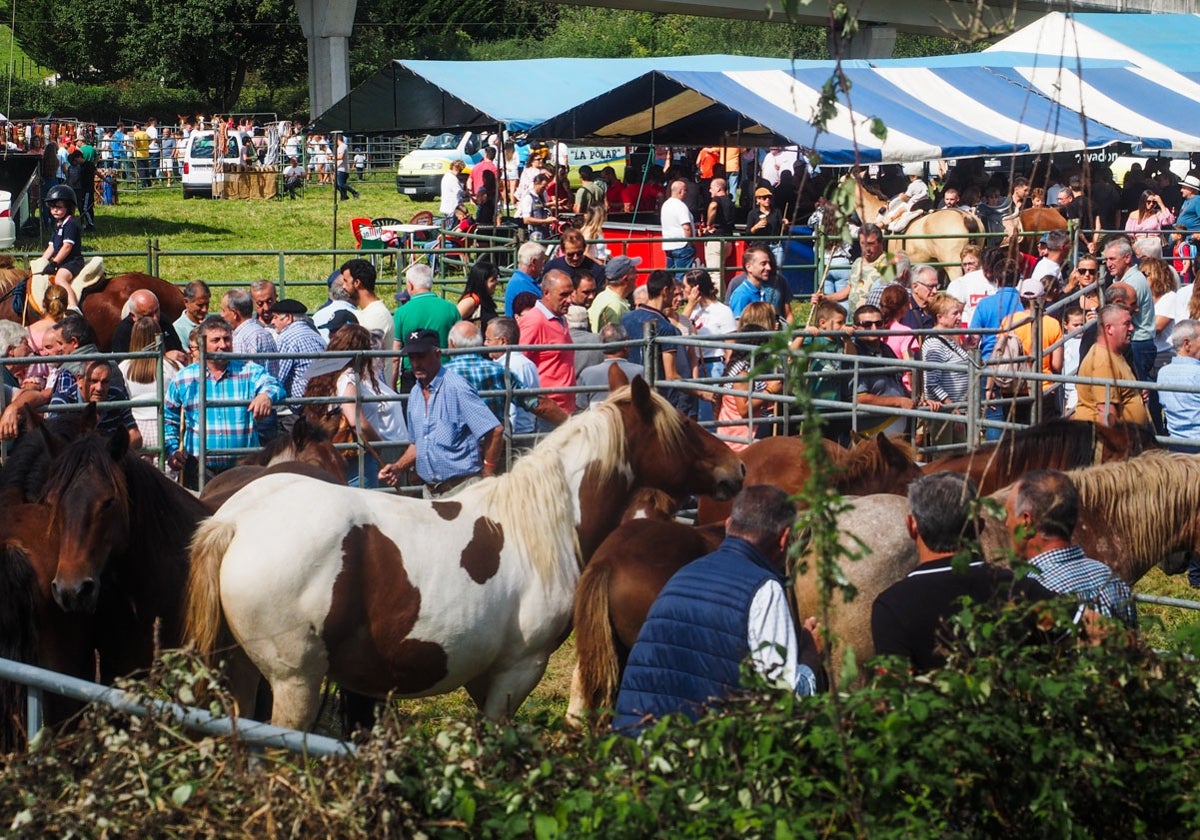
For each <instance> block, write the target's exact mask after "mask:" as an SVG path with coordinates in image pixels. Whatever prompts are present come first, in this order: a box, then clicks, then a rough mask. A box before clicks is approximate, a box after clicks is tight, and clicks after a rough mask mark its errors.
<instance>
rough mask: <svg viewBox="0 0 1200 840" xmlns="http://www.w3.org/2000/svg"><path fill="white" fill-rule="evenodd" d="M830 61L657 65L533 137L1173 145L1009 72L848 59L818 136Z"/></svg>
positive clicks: (921, 156)
mask: <svg viewBox="0 0 1200 840" xmlns="http://www.w3.org/2000/svg"><path fill="white" fill-rule="evenodd" d="M1025 58H1026V59H1028V57H1025ZM974 61H975V62H976V63H978V61H979V59H978V57H975V58H974ZM832 66H833V65H832V63H831V62H825V63H823V65H821V66H816V67H812V66H809V67H797V68H795V69H792V70H778V69H772V70H727V71H697V70H659V71H655V72H651V73H646V74H644V75H642V76H640V77H639V78H636V79H633V80H632V81H629V82H627V83H625V84H623V85H620V86H618V87H616V88H614V89H613V90H611V91H608V92H606V93H603V94H601V95H599V96H597V97H594V98H593V99H591V100H589V101H587V102H584V103H581V104H579V105H576V106H574V107H572V108H570V109H568V110H566V111H564V112H563V113H561V114H559V115H557V116H555V117H553V118H551V119H549V120H547V121H546V122H544V123H542V124H541V125H539V126H536V127H535V128H534V129H532V131H531V133H533V134H535V135H537V136H542V137H571V138H578V139H587V140H594V141H597V142H600V141H604V142H618V141H622V140H624V141H627V142H637V143H646V142H651V141H653V142H656V143H667V144H671V143H679V144H688V145H693V144H697V143H730V144H733V143H737V144H740V145H775V144H796V145H798V146H800V147H801V148H803V149H812V150H815V151H816V152H817V153H818V154H819V155H820V158H821V160H822V161H823V162H824V163H827V164H851V163H855V162H859V163H899V162H905V161H924V160H930V159H933V158H946V157H962V156H968V155H995V154H1023V153H1049V152H1059V151H1069V150H1078V149H1084V148H1100V147H1103V146H1107V145H1109V144H1111V143H1116V142H1123V143H1130V144H1140V145H1142V146H1144V147H1146V148H1155V149H1165V148H1170V145H1171V141H1170V140H1169V139H1168V138H1167V137H1160V136H1157V135H1153V136H1146V135H1143V134H1139V133H1135V132H1130V131H1121V130H1118V129H1114V128H1111V127H1110V126H1108V125H1105V124H1103V123H1101V122H1099V121H1097V120H1094V119H1090V118H1086V117H1082V116H1081V115H1080V114H1079V113H1078V111H1076V110H1074V109H1072V108H1069V107H1067V106H1065V105H1064V104H1062V103H1059V102H1056V101H1054V100H1053V99H1051V98H1050V97H1048V96H1046V95H1044V94H1042V93H1040V92H1039V91H1037V90H1035V89H1034V87H1033V86H1032V85H1031V84H1028V83H1023V82H1022V81H1020V79H1019V78H1018V76H1019V73H1018V72H1017V71H1015V70H1014V69H1013V68H1012V67H1000V68H997V67H989V66H971V64H970V57H950V58H948V59H947V60H945V61H939V60H936V59H934V60H930V59H922V60H921V64H916V63H913V62H874V63H872V64H868V63H866V62H851V63H848V64H844V65H843V70H842V72H843V73H844V76H845V78H846V80H847V81H848V82H849V92H848V95H847V94H840V95H839V97H838V105H837V107H836V109H835V113H834V114H833V115H832V118H831V119H830V120H829V122H828V123H827V131H826V132H825V133H823V134H820V135H818V134H817V132H816V130H815V129H814V128H813V126H812V120H813V115H814V111H815V108H816V107H817V103H818V100H819V97H820V95H821V91H822V89H823V88H824V86H825V85H826V84H827V82H828V80H829V79H830V73H831V69H832ZM1091 66H1106V67H1108V68H1110V69H1113V70H1120V69H1122V68H1123V66H1124V65H1123V64H1122V63H1120V62H1115V63H1114V62H1091ZM876 121H881V122H882V123H883V125H885V126H886V128H887V132H886V136H884V137H882V138H880V137H877V136H875V134H873V133H872V130H871V129H872V126H873V125H874V124H875V123H876Z"/></svg>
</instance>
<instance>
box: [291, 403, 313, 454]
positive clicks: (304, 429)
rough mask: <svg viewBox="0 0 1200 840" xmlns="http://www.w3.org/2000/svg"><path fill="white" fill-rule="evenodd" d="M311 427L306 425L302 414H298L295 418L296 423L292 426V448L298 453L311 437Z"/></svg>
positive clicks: (306, 422) (306, 421)
mask: <svg viewBox="0 0 1200 840" xmlns="http://www.w3.org/2000/svg"><path fill="white" fill-rule="evenodd" d="M311 433H312V427H311V426H309V425H308V420H306V419H305V417H304V412H303V411H302V412H300V416H299V417H297V418H296V422H295V423H294V424H292V446H293V447H294V448H295V449H296V451H297V452H299V451H300V450H301V449H303V448H304V446H305V444H306V443H307V442H308V439H309V438H310V437H311V436H312V434H311Z"/></svg>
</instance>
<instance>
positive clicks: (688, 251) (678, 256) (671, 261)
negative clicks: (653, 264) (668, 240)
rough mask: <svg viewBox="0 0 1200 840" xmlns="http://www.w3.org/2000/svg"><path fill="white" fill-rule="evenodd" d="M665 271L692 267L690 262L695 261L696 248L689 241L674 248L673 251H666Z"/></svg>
mask: <svg viewBox="0 0 1200 840" xmlns="http://www.w3.org/2000/svg"><path fill="white" fill-rule="evenodd" d="M666 254H667V271H673V270H679V269H682V270H684V271H686V270H687V269H689V268H691V267H692V263H694V262H695V261H696V249H695V248H694V247H692V244H691V243H690V242H689V243H688V244H687V245H684V246H683V247H682V248H676V249H675V250H674V251H667V252H666Z"/></svg>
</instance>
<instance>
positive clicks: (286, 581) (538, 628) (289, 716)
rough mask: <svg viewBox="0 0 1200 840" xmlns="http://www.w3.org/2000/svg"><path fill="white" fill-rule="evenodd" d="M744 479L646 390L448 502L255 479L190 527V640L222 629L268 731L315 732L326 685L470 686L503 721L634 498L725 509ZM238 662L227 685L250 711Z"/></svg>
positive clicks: (385, 688) (364, 689) (636, 389)
mask: <svg viewBox="0 0 1200 840" xmlns="http://www.w3.org/2000/svg"><path fill="white" fill-rule="evenodd" d="M742 474H743V467H742V464H741V462H740V461H739V460H738V459H737V457H736V456H735V455H733V453H732V452H731V451H730V450H729V448H728V447H726V446H725V445H724V444H723V443H721V442H720V441H718V440H717V439H716V438H714V437H713V436H712V435H710V434H708V433H707V432H705V431H704V430H703V429H701V428H700V427H699V426H698V425H697V424H696V423H694V422H692V421H690V420H687V419H686V418H684V417H683V416H682V415H680V414H679V413H678V412H677V411H675V409H674V408H672V407H671V406H670V404H669V403H667V402H666V400H664V399H663V398H662V397H660V396H658V395H657V394H655V393H654V392H653V391H651V390H650V388H649V387H648V386H647V385H646V384H645V383H644V382H643V381H642V380H641V379H640V378H638V379H635V380H634V382H633V384H632V385H631V386H629V387H627V388H624V389H622V390H619V391H617V392H616V393H614V394H613V396H612V397H611V398H610V400H609V401H608V402H605V403H604V404H602V405H600V406H597V407H595V408H593V409H592V410H591V411H588V412H585V413H583V414H580V415H577V416H576V417H574V418H573V419H571V420H570V421H568V422H567V423H566V424H564V425H563V426H562V427H560V428H559V429H557V430H556V431H555V432H554V433H552V434H551V435H549V436H548V437H547V438H546V439H545V440H544V441H543V442H542V443H541V444H540V445H539V446H538V447H537V448H535V449H534V451H533V452H531V453H530V454H528V455H526V456H525V457H523V458H522V459H520V460H519V461H518V462H517V463H516V464H515V465H514V467H513V469H512V472H511V473H509V474H508V475H505V476H501V477H498V478H494V479H487V480H484V481H482V482H480V483H478V484H476V485H474V486H472V487H469V488H467V489H466V490H464V491H463V492H462V493H461V494H459V495H458V496H456V497H454V499H452V500H444V501H434V502H427V501H422V500H416V499H408V498H403V497H396V496H391V495H386V494H382V493H375V492H367V491H363V490H355V489H350V488H344V487H337V486H334V485H330V484H327V483H324V482H320V481H315V480H313V479H310V478H305V477H302V476H294V475H277V476H268V477H264V478H262V479H259V480H258V481H255V482H253V483H251V484H250V485H248V486H247V487H246V488H245V489H244V490H242V491H240V492H239V493H238V494H237V495H235V496H234V497H233V498H232V499H230V500H229V502H228V503H226V504H225V505H224V506H223V507H222V508H221V509H220V510H219V511H218V512H217V514H216V515H215V516H213V518H212V519H210V520H208V521H207V522H206V523H205V524H204V525H203V526H201V529H200V531H199V532H198V533H197V536H196V538H195V541H194V542H193V549H192V570H191V578H190V580H189V585H188V599H187V600H188V605H187V612H188V633H187V636H188V638H189V639H191V640H193V641H194V642H195V643H196V645H197V646H198V648H199V649H200V651H201V653H202V654H204V655H207V656H211V655H212V654H213V652H214V650H215V649H216V646H217V641H218V637H219V636H220V635H223V634H222V629H223V627H225V626H227V627H228V630H229V631H231V632H232V637H233V640H234V641H236V643H237V645H238V646H239V647H240V650H241V651H243V652H244V653H245V655H246V656H247V657H248V658H249V660H250V662H251V663H253V665H254V667H255V668H256V669H257V670H258V672H259V673H260V674H261V675H262V676H263V677H265V678H266V679H267V680H268V681H269V682H270V684H271V688H272V690H273V692H274V709H273V714H272V717H271V721H272V722H273V723H275V724H277V725H281V726H289V727H293V728H300V729H303V728H305V727H307V726H308V725H309V724H311V723H312V721H313V719H314V717H315V715H316V713H317V708H318V699H319V691H320V687H321V682H322V680H324V679H325V678H326V677H328V678H330V679H332V680H336V681H337V683H338V684H339V685H340V686H342V687H344V688H346V689H349V690H352V691H356V692H359V693H362V694H367V695H371V696H374V697H383V696H386V695H387V694H388V692H390V691H393V690H395V692H396V693H397V694H399V695H401V696H407V697H419V696H428V695H433V694H440V693H444V692H447V691H451V690H453V689H455V688H457V687H459V686H466V688H467V691H468V692H469V694H470V695H471V698H472V699H473V700H474V701H475V703H476V705H477V706H479V708H480V709H481V710H482V711H483V712H484V713H485V714H487V715H488V716H489V717H491V718H493V719H499V718H503V717H505V716H507V715H510V714H512V713H513V712H515V711H516V709H517V708H518V707H519V706H520V705H521V703H522V702H523V701H524V700H525V698H526V696H528V694H529V692H530V691H532V690H533V688H534V686H536V685H537V683H538V681H539V680H540V679H541V677H542V674H543V672H544V671H545V668H546V662H547V660H548V658H549V656H550V654H551V653H552V652H553V651H554V650H555V648H557V647H558V645H559V644H560V643H561V642H562V640H563V639H564V638H565V637H566V635H567V633H568V631H569V629H570V621H571V611H572V606H573V600H574V592H575V584H576V581H577V580H578V578H579V573H580V569H581V568H582V566H583V564H584V563H585V562H586V561H587V559H588V558H589V557H590V555H591V553H592V551H593V550H594V549H595V547H596V546H597V545H598V544H599V542H600V541H601V540H602V539H603V537H604V536H605V535H606V534H607V533H608V532H609V531H611V530H612V529H613V528H614V527H615V526H616V524H617V523H618V521H619V520H620V516H621V513H622V512H623V511H624V509H625V507H626V503H627V500H628V498H629V496H630V494H631V492H632V491H633V490H634V489H635V488H637V487H639V486H655V487H660V488H662V489H664V490H666V491H667V492H670V493H677V494H684V493H688V492H694V493H712V494H714V495H717V496H721V497H727V496H730V495H733V494H734V493H736V492H737V491H738V490H739V489H740V487H741V482H742ZM222 616H223V618H224V623H223V622H222ZM235 654H236V651H235ZM245 666H246V663H245V662H244V660H243V661H240V662H238V661H235V662H234V669H233V679H232V681H233V684H234V685H233V688H234V693H235V696H236V698H237V700H238V702H239V706H240V708H241V709H243V710H248V709H251V708H252V706H251V705H250V704H251V703H252V701H253V697H254V689H255V688H256V685H257V680H256V679H252V677H253V676H254V675H253V672H252V671H249V670H248V669H247V668H246V667H245Z"/></svg>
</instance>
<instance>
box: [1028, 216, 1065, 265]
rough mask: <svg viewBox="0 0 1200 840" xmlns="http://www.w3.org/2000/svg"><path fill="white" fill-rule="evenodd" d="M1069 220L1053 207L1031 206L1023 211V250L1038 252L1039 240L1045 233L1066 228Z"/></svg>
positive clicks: (1032, 252)
mask: <svg viewBox="0 0 1200 840" xmlns="http://www.w3.org/2000/svg"><path fill="white" fill-rule="evenodd" d="M1066 229H1067V220H1066V219H1065V218H1064V217H1063V214H1062V213H1059V212H1058V211H1057V210H1055V209H1054V208H1053V207H1031V208H1029V209H1028V210H1022V211H1021V231H1022V233H1021V251H1022V252H1023V253H1026V254H1035V253H1037V243H1038V240H1039V239H1041V238H1042V234H1043V233H1047V232H1049V231H1052V230H1066Z"/></svg>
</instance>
